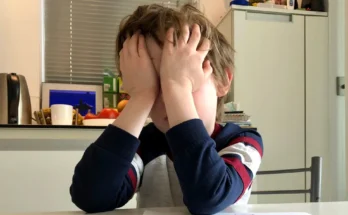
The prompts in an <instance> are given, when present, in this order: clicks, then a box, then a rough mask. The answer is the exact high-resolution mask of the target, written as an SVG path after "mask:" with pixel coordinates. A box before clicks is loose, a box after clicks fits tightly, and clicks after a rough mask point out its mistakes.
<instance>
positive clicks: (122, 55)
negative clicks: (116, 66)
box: [119, 49, 124, 72]
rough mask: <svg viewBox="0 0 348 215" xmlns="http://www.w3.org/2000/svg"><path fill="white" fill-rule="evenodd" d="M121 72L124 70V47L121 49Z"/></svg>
mask: <svg viewBox="0 0 348 215" xmlns="http://www.w3.org/2000/svg"><path fill="white" fill-rule="evenodd" d="M119 55H120V70H121V71H120V72H122V71H124V68H123V67H124V53H123V49H121V51H120V53H119Z"/></svg>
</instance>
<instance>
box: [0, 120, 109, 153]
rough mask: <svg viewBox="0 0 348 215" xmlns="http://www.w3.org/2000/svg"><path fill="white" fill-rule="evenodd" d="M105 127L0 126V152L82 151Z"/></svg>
mask: <svg viewBox="0 0 348 215" xmlns="http://www.w3.org/2000/svg"><path fill="white" fill-rule="evenodd" d="M104 129H105V127H93V126H48V125H0V151H84V150H85V149H86V148H87V147H88V145H90V144H91V143H92V142H93V141H95V140H96V139H97V138H98V137H99V135H100V134H101V133H102V132H103V130H104Z"/></svg>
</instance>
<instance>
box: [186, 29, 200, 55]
mask: <svg viewBox="0 0 348 215" xmlns="http://www.w3.org/2000/svg"><path fill="white" fill-rule="evenodd" d="M200 40H201V29H200V27H199V25H197V24H194V25H193V26H192V33H191V36H190V39H189V41H188V44H190V45H191V46H192V47H194V49H195V50H197V46H198V44H199V41H200Z"/></svg>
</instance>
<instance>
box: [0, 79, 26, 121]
mask: <svg viewBox="0 0 348 215" xmlns="http://www.w3.org/2000/svg"><path fill="white" fill-rule="evenodd" d="M31 119H32V117H31V103H30V96H29V89H28V85H27V82H26V80H25V77H24V76H23V75H18V74H16V73H11V74H7V73H0V124H15V125H16V124H17V125H28V124H31Z"/></svg>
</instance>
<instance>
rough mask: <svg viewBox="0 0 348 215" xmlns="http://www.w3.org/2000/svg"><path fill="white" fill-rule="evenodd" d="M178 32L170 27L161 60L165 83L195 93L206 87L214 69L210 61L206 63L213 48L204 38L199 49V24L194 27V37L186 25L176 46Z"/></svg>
mask: <svg viewBox="0 0 348 215" xmlns="http://www.w3.org/2000/svg"><path fill="white" fill-rule="evenodd" d="M173 33H174V29H173V28H170V29H169V30H168V32H167V35H166V40H165V42H164V47H163V53H162V61H161V69H160V76H161V84H162V88H163V86H166V87H170V86H175V87H179V88H181V89H183V88H184V90H188V91H190V92H194V91H196V90H198V89H199V88H200V86H202V84H203V83H204V82H205V80H206V79H207V77H209V76H210V74H211V73H212V71H213V69H212V67H211V65H210V62H209V61H208V60H205V57H206V56H207V54H208V52H209V49H210V41H209V40H208V39H204V40H203V42H202V44H201V45H200V46H199V47H198V45H199V42H200V39H201V32H200V27H199V26H198V25H196V24H195V25H193V27H192V32H191V36H190V29H189V27H188V26H187V25H186V26H185V27H184V28H183V33H182V36H181V37H180V38H178V41H177V43H176V45H175V46H174V42H173V41H174V38H173Z"/></svg>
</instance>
